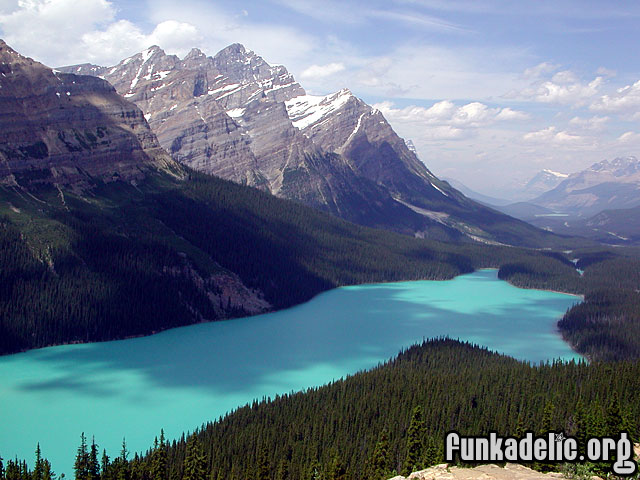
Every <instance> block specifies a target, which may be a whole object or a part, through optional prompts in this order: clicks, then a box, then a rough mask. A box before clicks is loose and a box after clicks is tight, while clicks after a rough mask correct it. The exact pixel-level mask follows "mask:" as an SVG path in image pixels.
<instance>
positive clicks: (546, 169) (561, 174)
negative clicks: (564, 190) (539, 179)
mask: <svg viewBox="0 0 640 480" xmlns="http://www.w3.org/2000/svg"><path fill="white" fill-rule="evenodd" d="M542 171H543V172H544V173H548V174H549V175H553V176H554V177H558V178H567V177H568V176H569V174H568V173H560V172H554V171H553V170H549V169H548V168H545V169H544V170H542Z"/></svg>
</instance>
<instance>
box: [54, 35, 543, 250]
mask: <svg viewBox="0 0 640 480" xmlns="http://www.w3.org/2000/svg"><path fill="white" fill-rule="evenodd" d="M61 70H62V71H65V72H74V73H86V74H90V75H99V76H101V77H103V78H104V79H106V80H107V81H109V82H110V83H111V84H113V85H114V86H115V88H116V90H117V91H118V92H119V93H121V94H122V95H123V96H125V97H126V98H127V99H129V100H131V101H133V102H135V103H136V104H137V105H138V106H139V107H140V108H141V109H142V111H143V112H144V113H145V117H146V119H147V120H148V122H149V124H150V126H151V128H152V129H153V131H154V132H155V133H156V134H157V136H158V139H159V141H160V144H161V145H162V146H163V147H165V148H166V149H167V150H168V151H169V153H170V154H171V155H172V157H173V158H174V159H176V160H177V161H179V162H181V163H183V164H185V165H188V166H190V167H192V168H194V169H197V170H199V171H202V172H205V173H210V174H214V175H218V176H221V177H223V178H226V179H229V180H232V181H235V182H238V183H241V184H246V185H250V186H255V187H258V188H260V189H263V190H267V191H269V192H271V193H273V194H275V195H277V196H280V197H283V198H288V199H292V200H297V201H300V202H302V203H305V204H307V205H310V206H313V207H315V208H319V209H321V210H324V211H327V212H329V213H332V214H334V215H337V216H340V217H342V218H344V219H347V220H350V221H353V222H356V223H360V224H362V225H367V226H373V227H383V228H387V229H391V230H395V231H399V232H402V233H408V234H412V235H416V236H430V237H432V238H442V239H449V240H450V239H467V240H468V239H474V240H480V241H484V242H494V243H495V242H500V243H508V244H523V245H537V246H539V245H541V244H546V243H547V242H549V241H552V240H551V239H550V237H549V236H548V235H547V234H545V233H544V232H540V231H538V230H536V229H534V228H532V227H531V226H529V225H527V224H525V223H523V222H519V221H516V220H514V219H512V218H509V217H508V216H505V215H503V214H500V213H498V212H496V211H494V210H491V209H489V208H486V207H484V206H483V205H480V204H478V203H476V202H474V201H471V200H469V199H468V198H466V197H465V196H464V195H462V194H461V193H460V192H458V191H457V190H455V189H454V188H452V187H451V186H450V185H449V184H448V183H446V182H443V181H441V180H439V179H438V178H436V177H435V176H434V175H433V174H432V173H431V172H430V171H429V170H428V169H427V168H426V167H425V165H424V164H423V163H422V162H421V161H420V160H418V158H417V157H416V155H415V152H413V151H412V150H411V149H410V148H409V147H408V146H407V143H405V141H404V140H402V139H401V138H400V137H399V136H398V135H397V134H396V133H395V132H394V131H393V129H392V128H391V126H390V125H389V123H388V122H387V121H386V120H385V118H384V117H383V115H382V113H381V112H380V111H378V110H376V109H373V108H372V107H370V106H369V105H367V104H366V103H364V102H363V101H362V100H360V99H358V98H357V97H355V96H354V95H353V94H352V93H351V92H350V91H349V90H347V89H344V90H341V91H339V92H336V93H334V94H331V95H327V96H314V95H308V94H306V92H305V91H304V89H303V88H302V87H301V86H300V85H299V84H298V83H297V82H296V81H295V79H294V78H293V76H292V75H291V74H290V73H288V72H287V70H286V69H285V68H284V67H282V66H271V65H269V64H267V63H266V62H265V61H264V60H263V59H262V58H261V57H259V56H258V55H256V54H255V53H254V52H251V51H248V50H246V49H245V48H244V47H243V46H242V45H239V44H234V45H230V46H229V47H227V48H225V49H223V50H222V51H220V52H219V53H218V54H216V55H215V56H214V57H207V56H206V55H204V54H203V53H202V52H201V51H200V50H197V49H193V50H192V51H191V52H190V53H189V54H188V55H187V56H185V58H183V59H180V58H178V57H176V56H174V55H166V54H165V52H164V51H162V50H161V49H160V48H159V47H151V48H149V49H147V50H145V51H143V52H141V53H138V54H136V55H133V56H132V57H129V58H127V59H124V60H122V61H121V62H120V63H118V64H117V65H115V66H113V67H108V68H105V67H97V66H95V65H76V66H70V67H64V68H61Z"/></svg>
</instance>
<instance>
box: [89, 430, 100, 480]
mask: <svg viewBox="0 0 640 480" xmlns="http://www.w3.org/2000/svg"><path fill="white" fill-rule="evenodd" d="M87 478H88V480H99V479H100V463H98V446H97V445H96V439H95V437H93V438H92V439H91V450H90V451H89V461H88V464H87Z"/></svg>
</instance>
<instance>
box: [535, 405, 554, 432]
mask: <svg viewBox="0 0 640 480" xmlns="http://www.w3.org/2000/svg"><path fill="white" fill-rule="evenodd" d="M553 411H554V406H553V402H551V400H549V401H548V402H547V403H546V405H545V406H544V411H543V412H542V422H540V430H539V431H538V435H544V434H545V433H547V432H550V431H551V430H552V428H553Z"/></svg>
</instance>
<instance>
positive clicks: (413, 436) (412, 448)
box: [402, 405, 425, 477]
mask: <svg viewBox="0 0 640 480" xmlns="http://www.w3.org/2000/svg"><path fill="white" fill-rule="evenodd" d="M424 430H425V427H424V421H423V420H422V407H421V406H420V405H418V406H417V407H415V408H414V409H413V415H412V417H411V423H410V424H409V430H408V432H407V456H406V457H405V461H404V465H403V467H402V471H403V475H404V476H405V477H407V476H409V474H410V473H411V472H415V471H417V470H420V469H421V468H422V454H423V451H424Z"/></svg>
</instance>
